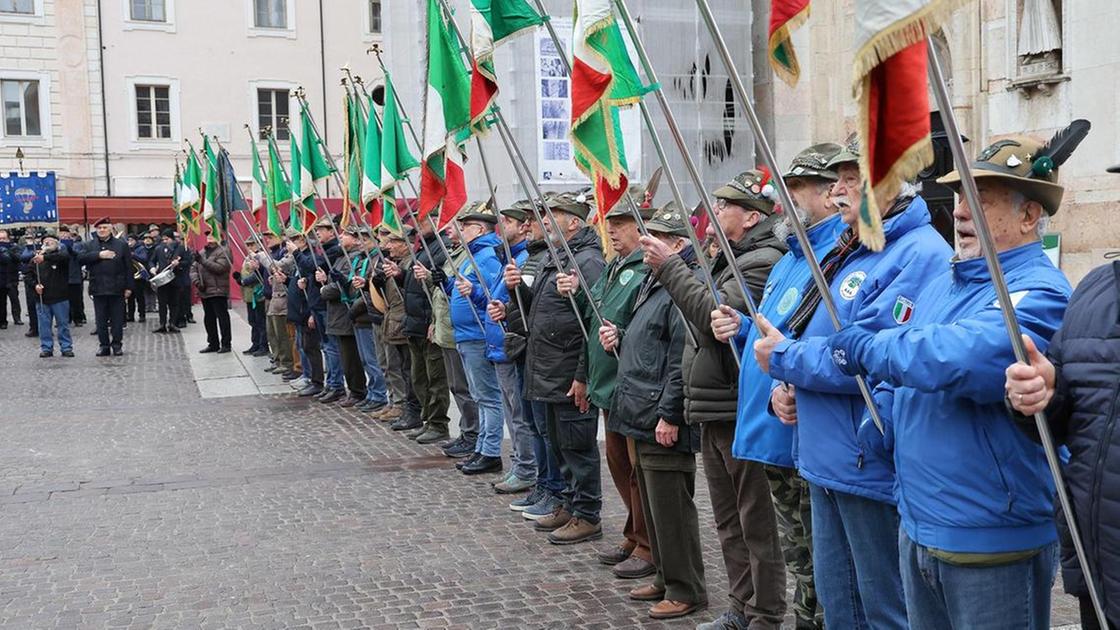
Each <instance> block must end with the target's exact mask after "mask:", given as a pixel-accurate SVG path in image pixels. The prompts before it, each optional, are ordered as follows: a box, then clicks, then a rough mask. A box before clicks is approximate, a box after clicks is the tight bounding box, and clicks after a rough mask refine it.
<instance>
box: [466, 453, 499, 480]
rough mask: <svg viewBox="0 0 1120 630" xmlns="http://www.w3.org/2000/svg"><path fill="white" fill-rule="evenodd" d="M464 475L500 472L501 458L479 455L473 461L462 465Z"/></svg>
mask: <svg viewBox="0 0 1120 630" xmlns="http://www.w3.org/2000/svg"><path fill="white" fill-rule="evenodd" d="M460 470H462V472H463V474H464V475H483V474H486V473H496V472H502V458H501V457H489V456H487V455H479V456H478V458H476V459H475V460H474V461H473V462H471V463H470V464H468V465H466V466H463V467H462V468H461V469H460Z"/></svg>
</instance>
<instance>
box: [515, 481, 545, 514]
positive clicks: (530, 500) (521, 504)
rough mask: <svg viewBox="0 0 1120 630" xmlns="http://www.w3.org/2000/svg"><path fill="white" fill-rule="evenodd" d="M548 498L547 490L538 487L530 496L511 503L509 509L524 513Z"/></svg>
mask: <svg viewBox="0 0 1120 630" xmlns="http://www.w3.org/2000/svg"><path fill="white" fill-rule="evenodd" d="M548 496H549V494H548V491H547V490H545V489H544V488H542V487H540V486H537V487H535V488H533V491H532V492H530V493H529V494H527V495H525V496H523V497H521V498H520V499H516V500H514V501H511V502H510V504H509V509H511V510H513V511H514V512H524V511H525V510H527V509H529V508H530V507H532V506H534V505H536V504H537V503H539V502H540V501H541V500H543V499H546V498H548Z"/></svg>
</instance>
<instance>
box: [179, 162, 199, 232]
mask: <svg viewBox="0 0 1120 630" xmlns="http://www.w3.org/2000/svg"><path fill="white" fill-rule="evenodd" d="M201 188H202V168H201V167H200V166H199V163H198V156H197V155H196V154H195V152H194V147H191V150H190V155H188V156H187V166H186V169H185V170H184V173H183V194H182V195H181V196H180V197H179V215H180V223H182V224H183V226H184V227H183V229H182V231H183V232H184V233H186V232H188V231H190V232H194V233H196V234H197V233H198V231H199V227H198V224H199V220H200V217H199V204H200V203H201V199H200V197H199V195H200V190H201Z"/></svg>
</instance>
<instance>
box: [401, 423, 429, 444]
mask: <svg viewBox="0 0 1120 630" xmlns="http://www.w3.org/2000/svg"><path fill="white" fill-rule="evenodd" d="M427 430H428V427H426V426H425V425H424V424H423V423H421V424H420V426H418V427H416V428H415V429H410V430H408V431H405V432H404V436H405V437H406V438H408V439H410V440H415V439H416V438H418V437H420V436H421V435H422V434H423V433H424V432H426V431H427Z"/></svg>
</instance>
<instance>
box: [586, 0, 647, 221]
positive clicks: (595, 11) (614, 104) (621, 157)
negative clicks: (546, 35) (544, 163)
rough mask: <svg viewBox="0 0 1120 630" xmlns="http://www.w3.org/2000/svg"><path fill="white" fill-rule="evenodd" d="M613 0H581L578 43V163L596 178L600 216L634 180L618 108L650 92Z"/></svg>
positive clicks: (589, 174) (596, 193)
mask: <svg viewBox="0 0 1120 630" xmlns="http://www.w3.org/2000/svg"><path fill="white" fill-rule="evenodd" d="M644 91H645V90H644V88H643V87H642V82H641V79H639V78H638V73H637V71H636V70H635V69H634V64H633V62H632V61H631V59H630V54H629V53H628V52H627V50H626V44H625V43H624V42H623V40H622V33H621V32H620V31H619V30H618V23H617V22H615V18H614V14H613V13H612V12H611V4H610V0H576V3H575V26H574V31H573V43H572V132H571V133H572V144H573V145H574V147H575V161H576V166H578V167H579V168H580V170H582V171H583V172H584V173H585V174H586V175H587V176H588V177H589V178H591V180H592V181H593V182H595V199H596V202H597V208H598V212H599V216H603V215H605V214H606V213H607V212H608V211H610V209H611V208H613V207H614V205H615V204H616V203H618V200H619V199H621V198H622V195H623V194H625V193H626V188H627V186H628V185H629V181H628V180H627V173H628V172H629V168H628V167H627V165H626V153H625V149H624V147H623V144H622V129H621V128H620V125H619V119H618V108H619V107H620V106H625V105H631V104H633V103H636V102H638V101H639V100H640V99H641V97H642V94H643V93H644Z"/></svg>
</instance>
